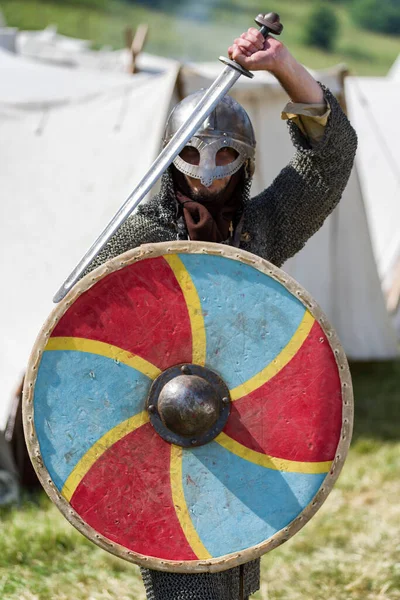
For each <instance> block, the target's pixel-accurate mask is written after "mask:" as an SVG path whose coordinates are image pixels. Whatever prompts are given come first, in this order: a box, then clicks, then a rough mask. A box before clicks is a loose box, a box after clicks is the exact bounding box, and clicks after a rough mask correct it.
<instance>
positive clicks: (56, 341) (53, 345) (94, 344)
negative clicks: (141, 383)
mask: <svg viewBox="0 0 400 600" xmlns="http://www.w3.org/2000/svg"><path fill="white" fill-rule="evenodd" d="M45 350H75V351H77V352H90V353H91V354H98V355H100V356H105V357H106V358H111V359H112V360H115V361H116V362H120V363H123V364H124V365H127V366H128V367H132V368H133V369H136V370H137V371H140V373H143V375H146V376H147V377H149V378H150V379H153V380H154V379H156V378H157V377H158V376H159V375H160V374H161V371H160V369H158V368H157V367H156V366H154V365H152V364H151V363H149V362H148V361H147V360H145V359H144V358H141V357H140V356H137V355H136V354H132V353H131V352H127V351H126V350H122V348H118V347H117V346H113V345H112V344H107V343H105V342H98V341H96V340H88V339H86V338H78V337H52V338H50V339H49V341H48V342H47V345H46V348H45Z"/></svg>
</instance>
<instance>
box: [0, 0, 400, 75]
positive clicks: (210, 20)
mask: <svg viewBox="0 0 400 600" xmlns="http://www.w3.org/2000/svg"><path fill="white" fill-rule="evenodd" d="M104 4H105V8H100V7H98V8H96V7H92V8H89V7H88V6H86V7H85V6H82V5H79V2H76V3H75V4H70V3H69V2H64V3H59V2H58V3H55V2H52V1H51V0H48V1H46V2H43V1H39V2H33V0H0V8H1V10H2V11H3V13H4V16H5V18H6V21H7V23H8V25H10V26H16V27H19V28H21V29H42V28H44V27H46V26H47V25H49V24H51V23H54V24H57V25H58V29H59V31H60V33H64V34H66V35H71V36H74V37H81V38H86V39H90V40H92V41H93V43H94V45H95V47H100V46H102V45H111V46H113V47H120V46H122V45H123V31H124V29H125V27H126V26H128V25H130V26H132V27H135V26H137V25H138V24H139V23H142V22H146V23H148V24H149V25H150V37H149V41H148V44H147V47H146V49H147V50H148V51H149V52H153V53H156V54H160V55H164V56H172V57H175V58H179V59H182V60H196V61H199V60H215V59H216V58H217V57H218V56H219V55H220V54H224V53H226V49H227V47H228V46H229V45H230V44H231V42H232V41H233V39H234V38H235V37H236V36H238V35H239V34H240V33H241V32H242V31H243V30H245V29H247V28H248V27H250V26H252V24H253V21H252V19H253V18H254V16H255V15H257V14H258V13H259V12H260V4H259V2H258V1H256V0H229V1H228V0H204V1H203V2H197V3H195V2H193V1H190V2H188V1H186V2H185V1H183V2H182V3H181V4H180V5H179V9H177V8H176V9H175V10H174V11H172V12H171V11H168V12H167V11H165V12H164V11H163V10H161V9H157V8H150V7H149V5H144V4H130V5H128V4H124V3H122V2H120V1H117V0H109V1H107V2H104ZM149 4H150V6H151V3H149ZM157 4H158V3H157V2H156V3H154V5H155V6H157ZM331 4H332V5H333V6H334V7H335V10H336V11H337V14H338V17H339V19H340V23H341V28H340V33H339V35H338V39H337V44H336V49H335V51H334V52H332V53H327V52H323V51H321V50H318V49H316V48H310V47H307V46H305V45H304V44H303V41H302V38H303V30H304V24H305V23H306V22H307V20H308V18H309V13H310V9H311V8H312V6H313V0H296V2H293V1H292V0H279V2H278V1H276V2H275V3H272V4H271V5H270V6H269V7H268V9H269V10H277V11H278V12H279V13H280V15H281V19H282V22H283V23H284V26H285V29H284V32H283V35H282V39H283V41H284V42H285V43H287V44H288V46H289V47H290V49H291V50H292V51H293V53H294V54H295V56H296V57H297V58H298V59H299V60H300V61H302V62H303V63H304V64H306V65H308V66H309V67H312V68H316V69H320V68H327V67H330V66H332V65H335V64H338V63H343V62H344V63H346V64H347V65H348V67H349V68H350V69H351V71H352V72H353V73H355V74H360V75H386V73H387V71H388V69H389V68H390V66H391V64H392V63H393V62H394V60H395V58H396V56H397V54H398V52H399V37H393V36H392V37H390V36H385V35H377V34H372V33H369V32H366V31H364V30H362V29H359V28H357V27H356V26H355V25H354V23H353V22H352V21H351V19H350V17H349V14H348V9H347V7H346V5H345V4H340V3H337V2H336V3H331ZM154 5H153V6H154ZM264 9H265V7H264Z"/></svg>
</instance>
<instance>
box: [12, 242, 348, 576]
mask: <svg viewBox="0 0 400 600" xmlns="http://www.w3.org/2000/svg"><path fill="white" fill-rule="evenodd" d="M177 253H180V254H211V255H217V256H223V257H226V258H230V259H232V260H236V261H239V262H242V263H244V264H247V265H250V266H252V267H254V268H255V269H257V270H258V271H260V272H262V273H265V274H266V275H268V276H270V277H272V278H273V279H275V280H276V281H277V282H278V283H280V284H281V285H283V286H284V287H285V288H286V289H287V290H288V291H289V292H290V293H291V294H293V295H294V296H295V297H297V298H298V300H299V301H300V302H301V303H302V304H303V305H304V306H305V307H306V309H307V310H308V311H309V312H310V313H311V315H312V316H313V317H314V318H315V320H316V321H317V322H318V323H319V325H320V326H321V328H322V330H323V331H324V333H325V335H326V337H327V339H328V342H329V345H330V347H331V349H332V352H333V354H334V357H335V361H336V364H337V367H338V373H339V378H340V383H341V389H342V400H343V402H342V427H341V432H340V439H339V443H338V445H337V448H336V453H335V458H334V459H333V462H332V467H331V470H330V472H329V473H328V474H327V475H326V476H325V479H324V480H323V482H322V484H321V486H320V488H319V490H318V492H317V493H316V495H315V496H314V498H313V499H312V501H311V502H310V503H309V504H308V505H307V506H306V507H305V508H304V509H303V511H302V512H301V513H300V514H299V515H298V516H297V517H296V518H295V519H294V520H293V521H292V522H291V523H290V524H289V525H288V526H287V527H284V528H283V529H281V530H280V531H278V532H277V533H275V534H274V535H273V536H272V537H270V538H269V539H268V540H265V541H263V542H261V543H260V544H257V545H256V546H251V547H249V548H246V549H245V550H242V551H240V552H234V553H231V554H226V555H224V556H220V557H218V558H212V559H207V560H193V561H185V560H183V561H173V560H164V559H160V558H156V557H151V556H145V555H143V554H139V553H137V552H134V551H132V550H128V549H127V548H125V547H124V546H122V545H120V544H117V543H115V542H111V541H110V540H108V539H107V538H106V537H104V536H103V535H101V534H100V533H98V532H96V531H95V530H94V529H93V528H92V527H91V526H90V525H88V524H87V523H85V522H84V521H83V519H82V518H81V517H80V516H79V515H78V514H77V513H76V511H75V510H74V509H73V508H72V506H71V505H70V504H69V502H68V501H67V500H66V499H65V498H64V497H63V496H61V493H60V492H59V491H58V490H57V488H56V487H55V485H54V483H53V480H52V479H51V477H50V474H49V472H48V471H47V469H46V467H45V465H44V462H43V460H42V456H41V453H40V448H39V441H38V438H37V436H36V431H35V426H34V419H33V417H34V408H33V395H34V389H35V383H36V378H37V373H38V365H39V363H40V360H41V356H42V354H43V351H44V348H45V346H46V344H47V341H48V339H49V337H50V335H51V333H52V331H53V329H54V328H55V326H56V325H57V323H58V321H59V320H60V318H61V317H62V316H63V315H64V313H65V312H66V311H67V310H68V309H69V307H70V306H71V304H73V303H74V302H75V300H76V299H77V298H78V297H79V296H81V295H82V294H83V293H84V292H86V291H87V290H89V289H90V288H91V287H93V285H95V284H96V283H97V282H98V281H100V280H101V279H102V278H103V277H105V276H106V275H108V274H110V273H112V272H114V271H118V270H120V269H122V268H123V267H126V266H128V265H131V264H134V263H136V262H139V261H141V260H143V259H146V258H156V257H159V256H164V255H166V254H177ZM22 408H23V425H24V433H25V441H26V444H27V448H28V452H29V456H30V459H31V462H32V464H33V467H34V469H35V471H36V474H37V476H38V479H39V481H40V483H41V484H42V486H43V488H44V490H45V492H46V493H47V495H48V496H49V498H50V500H51V501H52V502H53V503H54V504H55V505H56V506H57V508H58V509H59V510H60V512H61V513H62V514H63V516H64V517H65V518H66V519H67V520H68V521H69V522H70V523H71V524H72V525H73V526H74V527H75V528H76V529H77V530H78V531H79V532H80V533H82V534H83V535H84V536H85V537H87V538H88V539H89V540H90V541H92V542H93V543H95V544H96V545H97V546H99V547H100V548H102V549H104V550H107V551H108V552H110V553H111V554H114V555H115V556H117V557H119V558H123V559H125V560H127V561H129V562H132V563H134V564H137V565H139V566H141V567H145V568H148V569H154V570H157V571H166V572H175V573H216V572H219V571H225V570H227V569H230V568H233V567H237V566H239V565H241V564H243V563H246V562H248V561H251V560H254V559H257V558H259V557H261V556H262V555H263V554H266V553H267V552H270V551H271V550H273V549H275V548H277V547H278V546H280V545H281V544H283V543H284V542H286V541H287V540H288V539H290V538H291V537H292V536H293V535H294V534H295V533H297V532H298V531H299V530H300V529H301V528H302V527H303V526H304V525H305V524H306V523H307V522H308V521H309V520H310V519H311V517H313V516H314V514H315V513H316V512H317V511H318V509H319V508H320V507H321V506H322V504H323V503H324V502H325V500H326V498H327V496H328V495H329V493H330V492H331V490H332V488H333V485H334V483H335V481H336V480H337V478H338V476H339V474H340V471H341V469H342V467H343V464H344V461H345V459H346V456H347V453H348V450H349V447H350V441H351V436H352V430H353V417H354V402H353V387H352V381H351V374H350V369H349V365H348V361H347V358H346V355H345V353H344V350H343V347H342V345H341V343H340V341H339V338H338V335H337V333H336V331H335V330H334V328H333V327H332V326H331V324H330V323H329V321H328V319H327V317H326V315H325V313H324V312H323V310H322V309H321V308H320V306H319V305H318V304H317V302H315V300H314V299H313V298H312V297H311V295H310V294H309V293H308V292H307V291H306V290H305V289H304V288H303V287H302V286H301V285H300V284H299V283H298V282H297V281H296V280H295V279H293V278H292V277H291V276H290V275H288V274H287V273H285V272H284V271H283V270H282V269H280V268H279V267H276V266H275V265H273V264H272V263H270V262H268V261H267V260H265V259H263V258H261V257H259V256H256V255H255V254H252V253H250V252H247V251H246V250H242V249H240V248H234V247H232V246H226V245H223V244H217V243H211V242H195V241H189V242H188V241H180V242H178V241H177V242H175V241H174V242H157V243H151V244H144V245H142V246H139V247H137V248H134V249H132V250H128V251H127V252H125V253H123V254H120V255H119V256H117V257H115V258H112V259H110V260H108V261H107V262H105V263H104V264H102V265H100V266H99V267H97V268H96V269H94V270H93V271H91V272H90V273H88V274H87V275H86V276H85V277H83V278H82V279H81V280H80V281H78V282H77V283H76V284H75V285H74V287H73V288H72V289H71V290H70V291H69V292H68V294H67V295H66V296H65V298H64V299H63V300H62V301H61V302H60V303H59V304H58V305H57V306H56V307H55V308H54V309H53V311H52V312H51V313H50V315H49V317H48V318H47V319H46V321H45V323H44V325H43V327H42V328H41V330H40V332H39V334H38V336H37V338H36V341H35V344H34V346H33V349H32V352H31V354H30V357H29V361H28V366H27V371H26V376H25V382H24V388H23V406H22Z"/></svg>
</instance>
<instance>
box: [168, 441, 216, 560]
mask: <svg viewBox="0 0 400 600" xmlns="http://www.w3.org/2000/svg"><path fill="white" fill-rule="evenodd" d="M182 453H183V450H182V448H181V447H180V446H174V445H173V444H172V445H171V466H170V477H171V490H172V502H173V503H174V507H175V511H176V515H177V517H178V520H179V523H180V525H181V527H182V531H183V533H184V534H185V537H186V539H187V541H188V544H189V545H190V547H191V548H192V550H193V552H194V553H195V554H196V556H197V558H198V559H199V560H205V559H207V558H211V554H210V553H209V552H208V550H207V548H206V547H205V546H204V544H203V542H202V541H201V539H200V537H199V534H198V533H197V531H196V529H195V527H194V525H193V522H192V519H191V517H190V513H189V509H188V506H187V504H186V500H185V493H184V491H183V481H182Z"/></svg>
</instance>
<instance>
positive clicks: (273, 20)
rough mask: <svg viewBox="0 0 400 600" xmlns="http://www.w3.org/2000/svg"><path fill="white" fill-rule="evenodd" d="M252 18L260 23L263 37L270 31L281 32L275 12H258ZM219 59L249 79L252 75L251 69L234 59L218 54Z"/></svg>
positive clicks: (281, 28) (280, 25) (279, 22)
mask: <svg viewBox="0 0 400 600" xmlns="http://www.w3.org/2000/svg"><path fill="white" fill-rule="evenodd" d="M254 20H255V22H256V23H257V25H260V33H261V34H262V35H263V36H264V37H265V39H266V38H267V37H268V36H269V34H270V33H273V34H274V35H280V34H281V33H282V30H283V25H282V23H281V21H280V17H279V15H278V14H277V13H274V12H270V13H267V14H265V15H263V14H259V15H258V16H257V17H256V18H255V19H254ZM219 60H220V61H221V62H223V63H224V64H225V65H228V66H229V67H231V68H232V69H235V71H239V73H240V74H241V75H245V76H246V77H248V78H249V79H252V78H253V77H254V75H253V73H252V72H251V71H249V70H248V69H245V68H244V67H242V66H241V65H239V63H237V62H236V61H235V60H231V59H230V58H225V57H224V56H220V57H219Z"/></svg>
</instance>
